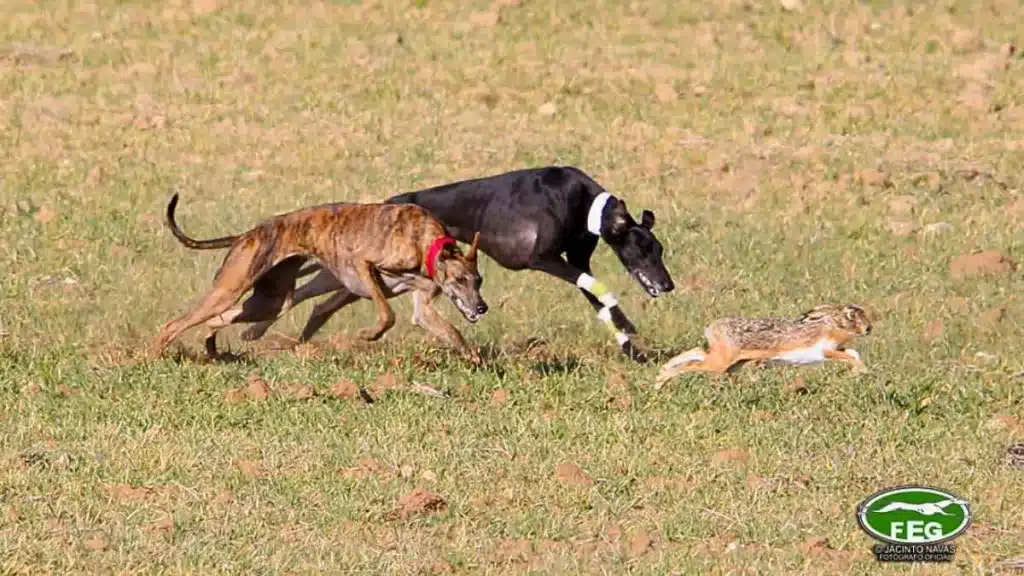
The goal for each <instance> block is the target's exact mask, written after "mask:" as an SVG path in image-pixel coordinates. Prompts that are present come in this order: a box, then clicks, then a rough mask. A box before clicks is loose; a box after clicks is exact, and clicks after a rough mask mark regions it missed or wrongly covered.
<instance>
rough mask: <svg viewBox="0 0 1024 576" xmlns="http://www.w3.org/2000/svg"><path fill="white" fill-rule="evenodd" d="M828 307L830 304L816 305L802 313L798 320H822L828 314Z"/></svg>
mask: <svg viewBox="0 0 1024 576" xmlns="http://www.w3.org/2000/svg"><path fill="white" fill-rule="evenodd" d="M826 308H828V306H815V307H814V308H811V309H810V310H808V311H807V312H804V313H803V314H801V315H800V317H799V318H797V322H813V321H815V320H821V319H822V318H824V317H825V316H827V314H825V309H826Z"/></svg>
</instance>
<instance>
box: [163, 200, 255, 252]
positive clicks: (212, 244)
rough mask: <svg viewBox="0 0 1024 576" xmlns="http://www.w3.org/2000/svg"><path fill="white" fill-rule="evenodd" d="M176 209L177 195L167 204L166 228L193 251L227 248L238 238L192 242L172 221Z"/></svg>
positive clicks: (227, 237)
mask: <svg viewBox="0 0 1024 576" xmlns="http://www.w3.org/2000/svg"><path fill="white" fill-rule="evenodd" d="M177 207H178V195H177V194H175V195H174V196H171V201H170V202H169V203H168V204H167V226H168V227H170V229H171V234H174V237H175V238H177V239H178V242H181V243H182V244H184V245H185V246H187V247H189V248H191V249H193V250H215V249H217V248H227V247H229V246H231V244H232V243H234V241H235V240H236V239H237V238H238V236H224V237H222V238H214V239H212V240H194V239H192V238H189V237H188V236H186V235H185V233H184V232H182V231H181V228H178V223H177V222H175V221H174V209H175V208H177Z"/></svg>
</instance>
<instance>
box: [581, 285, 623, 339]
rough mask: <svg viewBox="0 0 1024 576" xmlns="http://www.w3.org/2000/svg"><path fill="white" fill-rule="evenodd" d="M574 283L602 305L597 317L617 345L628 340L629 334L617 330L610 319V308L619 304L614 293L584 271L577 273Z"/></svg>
mask: <svg viewBox="0 0 1024 576" xmlns="http://www.w3.org/2000/svg"><path fill="white" fill-rule="evenodd" d="M576 285H577V286H579V287H580V288H581V289H583V290H586V291H587V292H589V293H590V294H593V295H594V297H595V298H597V300H598V301H599V302H600V303H601V304H602V305H603V307H602V308H601V309H600V310H598V312H597V317H598V318H599V319H600V320H601V322H603V323H604V325H605V326H607V327H608V330H610V331H611V332H612V334H614V335H615V341H616V342H618V343H619V346H622V345H623V344H625V343H626V342H629V336H627V335H626V334H625V333H624V332H621V331H619V329H618V328H616V327H615V322H613V321H612V309H613V308H615V307H616V306H618V305H619V301H618V300H616V299H615V295H614V294H612V293H611V291H610V290H609V289H608V287H607V286H605V285H604V284H602V283H601V281H600V280H598V279H597V278H594V277H593V276H591V275H590V274H587V273H586V272H584V273H583V274H580V275H579V278H577V279H576Z"/></svg>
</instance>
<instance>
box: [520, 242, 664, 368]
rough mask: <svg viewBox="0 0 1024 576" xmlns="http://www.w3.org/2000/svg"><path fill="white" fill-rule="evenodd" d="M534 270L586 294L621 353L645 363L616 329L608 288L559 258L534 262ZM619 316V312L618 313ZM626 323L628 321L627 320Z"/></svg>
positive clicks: (643, 357) (615, 303)
mask: <svg viewBox="0 0 1024 576" xmlns="http://www.w3.org/2000/svg"><path fill="white" fill-rule="evenodd" d="M530 267H531V268H533V269H534V270H540V271H542V272H547V273H548V274H551V275H552V276H555V277H556V278H561V279H562V280H565V281H566V282H569V283H570V284H575V285H576V286H578V287H579V288H580V289H581V290H584V291H585V292H586V293H587V296H588V298H587V300H591V299H593V301H592V303H593V302H594V301H596V302H597V304H596V305H595V308H598V307H599V308H600V309H599V311H598V313H597V317H598V318H599V319H600V320H601V322H602V323H604V325H605V326H607V327H608V330H609V331H611V333H612V334H614V335H615V341H616V342H618V343H619V347H620V348H621V349H622V352H623V353H625V354H626V355H627V356H629V357H630V358H631V359H633V360H635V361H637V362H647V360H648V358H647V356H646V355H645V354H644V353H643V352H641V351H640V350H638V349H636V348H635V347H634V346H633V342H632V341H631V340H630V339H629V335H628V334H626V333H625V332H623V331H622V330H621V329H620V328H618V327H616V325H615V321H614V319H613V315H612V309H618V303H617V302H616V301H615V296H614V295H613V294H612V293H611V291H610V290H608V287H607V286H605V285H604V284H602V283H601V282H600V281H599V280H597V279H596V278H594V277H593V276H591V275H590V274H588V273H587V272H584V271H582V270H580V269H578V268H576V267H575V266H571V265H570V264H569V263H567V262H566V261H565V260H563V259H562V258H561V257H560V256H556V257H554V258H548V259H545V260H541V261H539V262H535V263H533V264H531V266H530ZM620 314H621V312H620ZM627 322H628V320H627Z"/></svg>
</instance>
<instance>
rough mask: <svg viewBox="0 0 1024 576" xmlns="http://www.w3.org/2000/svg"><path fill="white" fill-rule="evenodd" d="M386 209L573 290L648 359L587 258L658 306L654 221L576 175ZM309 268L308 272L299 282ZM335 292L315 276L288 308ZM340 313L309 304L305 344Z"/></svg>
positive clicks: (554, 172)
mask: <svg viewBox="0 0 1024 576" xmlns="http://www.w3.org/2000/svg"><path fill="white" fill-rule="evenodd" d="M385 203H388V204H416V205H419V206H422V207H424V208H426V209H427V210H429V211H430V212H431V213H432V214H433V215H434V216H436V217H437V218H438V219H439V220H440V221H441V222H443V223H444V225H445V227H446V228H447V229H448V230H449V231H450V232H451V234H452V236H454V237H455V238H456V239H458V240H460V241H462V242H468V241H469V240H470V239H471V238H473V237H474V235H475V234H477V233H479V234H480V250H481V251H483V252H484V253H485V254H487V255H488V256H490V257H491V258H492V259H494V261H495V262H497V263H498V264H499V265H500V266H502V267H503V268H506V269H509V270H524V269H529V270H540V271H542V272H547V273H548V274H551V275H553V276H555V277H557V278H561V279H562V280H565V281H566V282H569V283H572V284H575V285H576V286H578V287H579V288H580V290H581V291H582V292H583V295H584V296H585V297H586V299H587V301H589V302H590V305H591V306H593V308H594V310H596V311H597V316H598V318H600V319H601V321H602V322H603V323H604V324H605V325H606V326H607V327H608V328H609V329H610V330H611V332H612V333H613V334H614V336H615V339H616V341H617V342H618V343H619V345H620V346H621V347H622V351H623V352H625V353H626V354H627V355H629V356H630V357H632V358H634V359H636V360H639V361H645V360H646V355H644V354H643V352H642V351H640V350H638V349H637V348H636V347H634V346H633V344H632V342H631V341H630V338H629V335H632V334H635V333H636V328H635V327H634V326H633V323H632V322H630V321H629V319H628V318H626V315H625V314H623V313H622V311H621V310H620V309H619V306H618V302H617V301H616V299H615V296H614V295H613V294H612V293H611V292H610V291H609V290H608V288H607V287H606V286H605V285H604V284H602V283H601V282H600V281H598V280H597V279H596V278H594V277H593V276H592V275H591V271H590V257H591V255H592V254H593V253H594V249H595V248H596V247H597V241H598V239H599V238H602V239H604V241H605V243H607V244H608V245H609V246H610V247H611V248H612V251H614V252H615V255H616V256H618V258H619V261H620V262H621V263H622V265H623V266H625V268H626V269H627V270H628V271H629V273H630V274H631V275H632V276H633V278H634V279H636V281H637V282H638V283H639V284H640V285H641V286H642V287H643V288H644V290H646V291H647V294H648V295H650V296H651V297H653V298H656V297H658V296H659V295H660V294H662V293H666V292H671V291H672V290H673V288H675V284H674V283H673V282H672V278H671V276H670V275H669V273H668V271H667V270H666V269H665V265H664V263H663V262H662V246H661V243H660V242H659V241H658V239H657V238H656V237H655V236H654V233H653V232H652V231H651V229H652V228H653V227H654V213H653V212H651V211H649V210H644V211H643V212H642V213H641V216H640V222H639V223H637V222H636V221H635V220H633V217H632V216H631V215H630V214H629V211H628V210H627V209H626V202H625V201H624V200H621V199H618V198H616V197H614V196H612V195H611V194H609V193H608V192H607V191H605V190H604V188H602V187H601V186H600V185H598V184H597V183H596V182H595V181H594V180H593V179H592V178H590V176H588V175H586V174H585V173H583V172H582V171H581V170H579V169H577V168H572V167H558V166H548V167H544V168H531V169H527V170H517V171H513V172H507V173H504V174H499V175H496V176H490V177H486V178H478V179H474V180H465V181H462V182H455V183H451V184H445V185H443V186H437V187H434V188H429V189H426V190H422V191H419V192H410V193H406V194H399V195H397V196H394V197H392V198H389V199H388V200H386V201H385ZM316 269H317V268H316V267H315V266H313V267H308V268H306V269H305V270H303V271H302V274H303V275H304V274H307V273H311V272H313V271H315V270H316ZM337 287H338V281H337V279H335V278H332V276H331V274H330V272H328V271H322V272H321V273H320V274H319V275H317V276H316V277H315V278H314V279H313V280H311V281H310V282H308V283H306V284H305V285H304V286H302V287H301V288H299V289H298V290H297V291H296V293H295V296H294V298H293V300H292V302H291V303H290V304H292V305H294V304H297V303H298V302H301V301H303V300H305V299H307V298H312V297H315V296H319V295H320V294H324V293H327V292H330V291H332V290H335V289H337ZM345 304H347V302H344V301H341V300H338V299H336V298H331V299H328V300H327V301H325V302H323V303H321V304H319V305H317V306H316V307H315V308H314V310H313V312H312V314H311V315H310V318H309V320H308V321H307V323H306V327H305V328H304V329H303V331H302V336H301V337H300V340H301V341H305V340H308V339H309V338H310V337H312V336H313V334H314V333H316V331H317V330H319V329H320V327H321V326H323V324H324V323H325V322H326V321H327V319H328V318H330V316H331V315H332V314H334V313H335V312H337V311H338V310H339V309H340V308H341V307H342V306H344V305H345ZM284 311H285V310H282V311H281V313H282V314H283V313H284ZM271 324H273V321H267V322H261V323H257V324H254V325H253V326H250V327H249V328H248V329H247V330H246V331H245V332H244V333H243V334H242V338H243V339H246V340H255V339H258V338H260V337H261V336H262V335H263V334H264V333H265V332H266V330H267V329H268V328H269V327H270V325H271Z"/></svg>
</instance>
